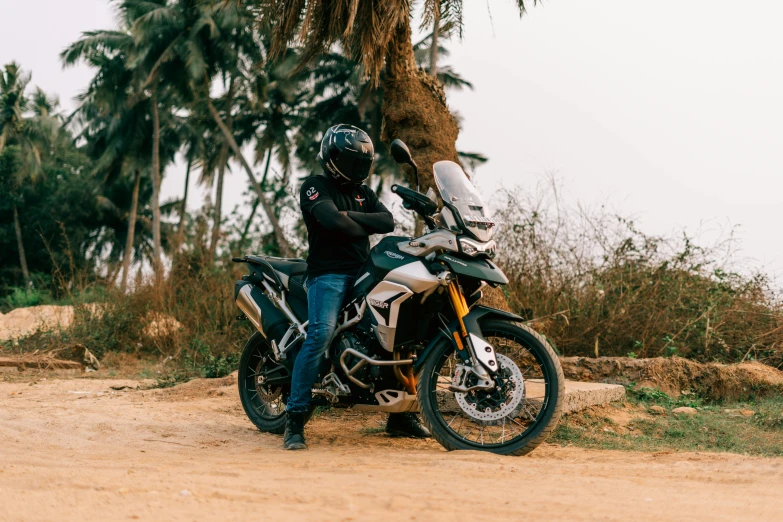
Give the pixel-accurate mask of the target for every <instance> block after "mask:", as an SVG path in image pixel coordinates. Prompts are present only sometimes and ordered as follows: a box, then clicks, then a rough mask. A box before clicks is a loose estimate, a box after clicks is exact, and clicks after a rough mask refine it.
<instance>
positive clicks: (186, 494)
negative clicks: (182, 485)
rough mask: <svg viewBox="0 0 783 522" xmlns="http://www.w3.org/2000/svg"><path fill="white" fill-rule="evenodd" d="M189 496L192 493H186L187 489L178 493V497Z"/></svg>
mask: <svg viewBox="0 0 783 522" xmlns="http://www.w3.org/2000/svg"><path fill="white" fill-rule="evenodd" d="M191 494H192V493H191V492H190V491H188V490H187V489H183V490H182V491H180V492H179V496H181V497H189V496H190V495H191Z"/></svg>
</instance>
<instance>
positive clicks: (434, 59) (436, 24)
mask: <svg viewBox="0 0 783 522" xmlns="http://www.w3.org/2000/svg"><path fill="white" fill-rule="evenodd" d="M439 33H440V2H435V12H434V13H433V24H432V47H430V76H433V77H435V78H437V77H438V35H439Z"/></svg>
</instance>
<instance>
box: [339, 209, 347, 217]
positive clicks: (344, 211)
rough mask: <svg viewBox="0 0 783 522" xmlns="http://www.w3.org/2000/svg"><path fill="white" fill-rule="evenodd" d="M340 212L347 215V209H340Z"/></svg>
mask: <svg viewBox="0 0 783 522" xmlns="http://www.w3.org/2000/svg"><path fill="white" fill-rule="evenodd" d="M340 214H342V215H343V216H347V215H348V211H347V210H341V211H340Z"/></svg>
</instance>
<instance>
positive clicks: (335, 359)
mask: <svg viewBox="0 0 783 522" xmlns="http://www.w3.org/2000/svg"><path fill="white" fill-rule="evenodd" d="M373 342H375V344H377V341H375V340H374V339H372V338H366V336H363V335H361V333H359V334H358V335H357V332H355V331H352V332H345V333H343V334H342V335H341V336H340V338H339V340H338V341H337V342H336V343H335V344H334V345H333V347H334V349H333V350H332V364H334V366H335V368H340V369H342V366H341V365H340V360H341V358H342V356H343V354H344V353H345V351H346V350H348V349H353V350H356V351H357V352H359V353H361V354H362V355H365V356H367V357H370V358H375V357H374V355H373V352H374V350H373V349H372V348H371V345H372V343H373ZM344 361H345V366H346V367H347V368H348V370H351V369H353V368H354V367H355V366H356V365H357V364H359V363H360V362H361V361H362V359H361V358H360V357H357V356H355V355H353V354H351V353H349V354H348V355H346V356H345V360H344ZM383 371H384V370H383V369H382V368H381V367H380V366H373V365H371V364H364V365H362V366H361V368H359V370H357V371H356V372H355V373H354V374H353V377H354V378H356V379H357V380H359V381H361V382H362V383H364V384H368V385H370V386H372V387H373V388H377V387H378V386H377V384H378V381H381V380H382V379H383V377H384V375H383ZM340 373H344V371H342V372H340ZM347 384H349V385H350V386H351V388H353V389H355V390H357V391H358V390H361V389H363V388H362V387H361V386H357V385H356V383H354V382H350V383H347ZM367 391H370V390H369V389H367Z"/></svg>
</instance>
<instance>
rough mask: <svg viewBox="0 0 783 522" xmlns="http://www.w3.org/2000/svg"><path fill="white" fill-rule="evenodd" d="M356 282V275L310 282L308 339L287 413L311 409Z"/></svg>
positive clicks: (298, 358) (296, 364) (297, 366)
mask: <svg viewBox="0 0 783 522" xmlns="http://www.w3.org/2000/svg"><path fill="white" fill-rule="evenodd" d="M355 279H356V277H355V276H353V275H345V274H323V275H319V276H317V277H311V278H308V279H307V307H308V316H309V317H308V319H309V321H310V322H309V323H308V325H307V339H305V341H304V343H303V344H302V349H301V350H299V354H298V355H297V356H296V361H294V372H293V375H292V376H291V395H290V396H289V397H288V403H287V404H286V410H287V411H289V412H294V413H299V412H306V411H307V410H308V408H309V407H310V399H311V398H312V393H311V390H312V388H313V385H314V384H315V380H316V379H317V378H318V369H319V367H320V366H321V361H322V360H323V356H324V352H325V351H326V348H327V346H328V344H329V341H330V340H331V339H332V335H333V334H334V330H335V329H336V328H337V318H338V317H339V315H340V310H341V309H342V305H343V301H344V300H345V295H346V294H347V293H348V290H350V288H351V285H353V282H354V280H355Z"/></svg>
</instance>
